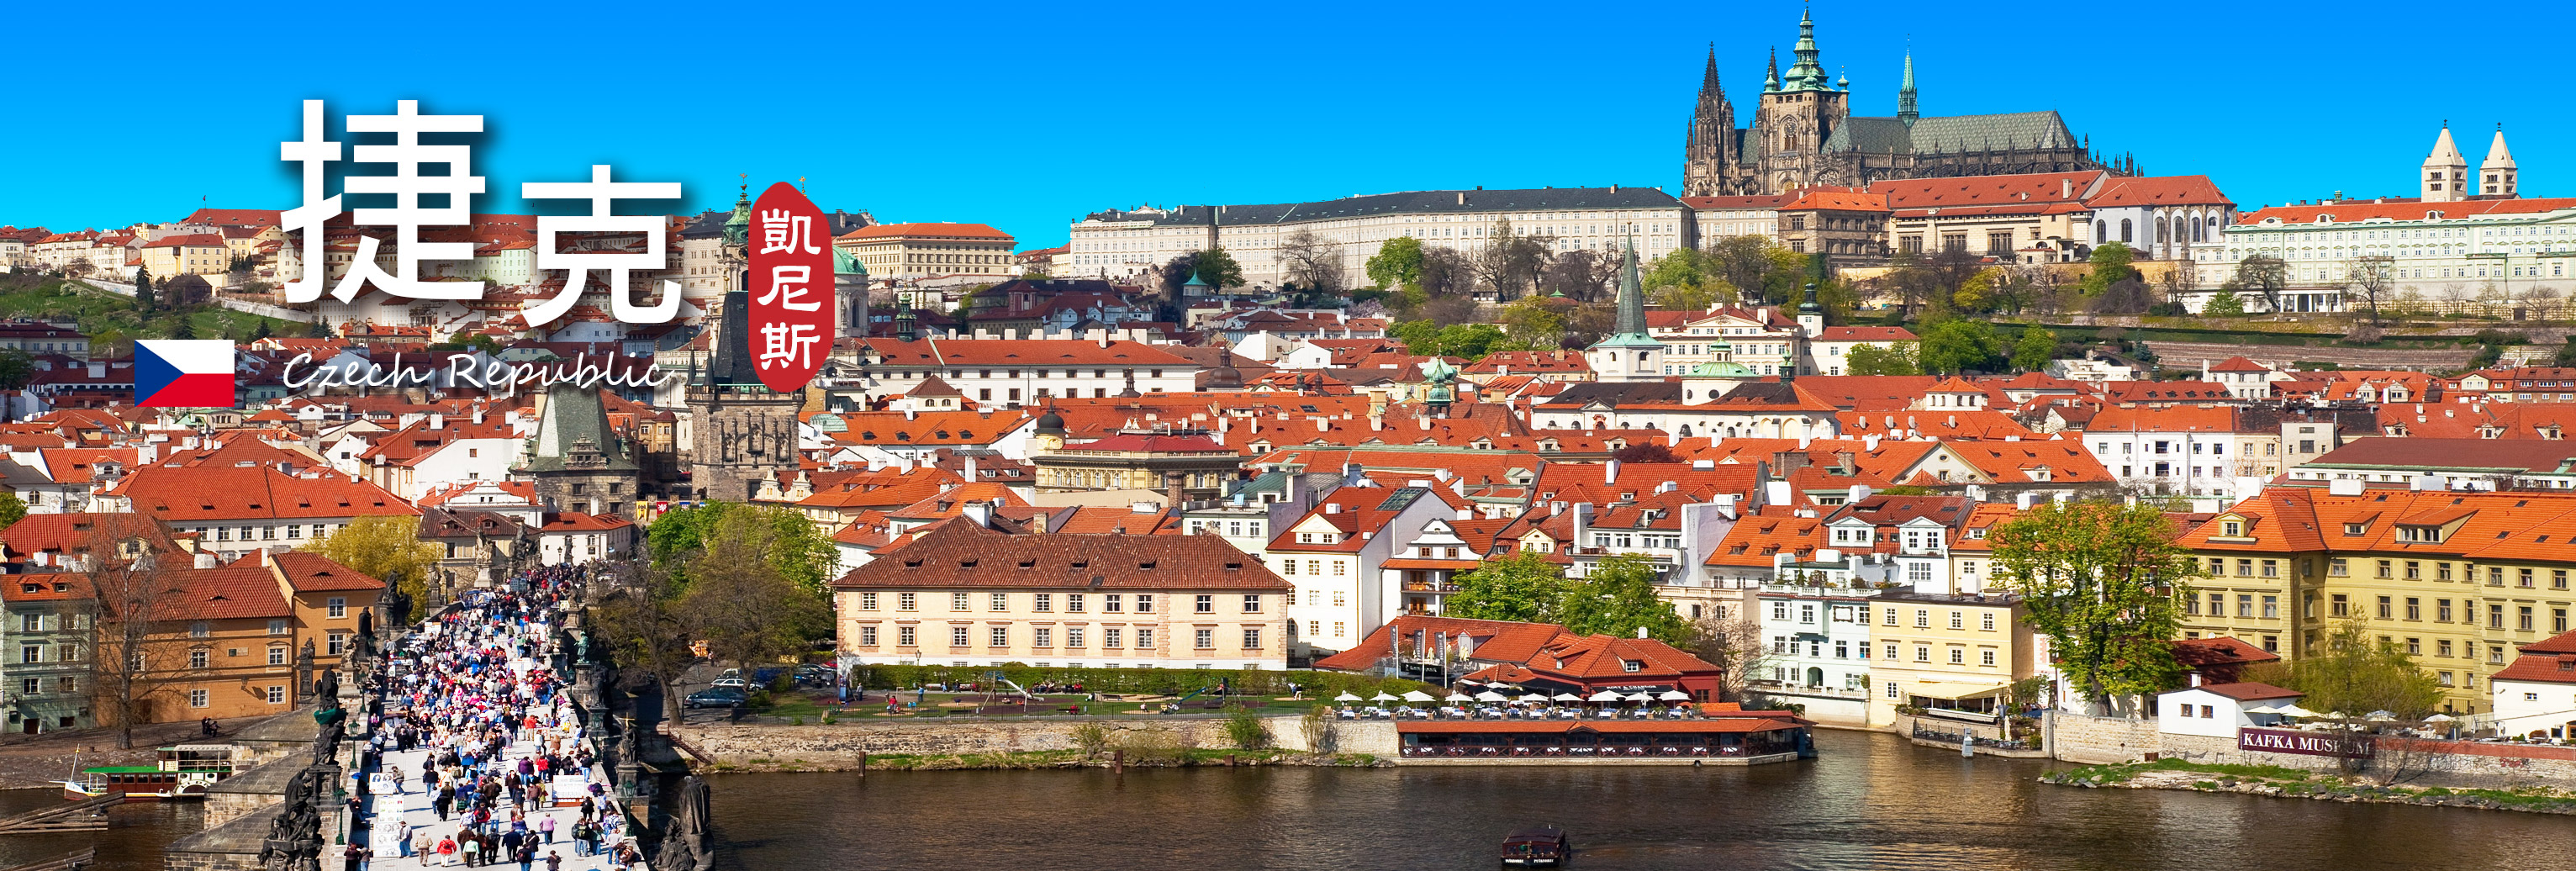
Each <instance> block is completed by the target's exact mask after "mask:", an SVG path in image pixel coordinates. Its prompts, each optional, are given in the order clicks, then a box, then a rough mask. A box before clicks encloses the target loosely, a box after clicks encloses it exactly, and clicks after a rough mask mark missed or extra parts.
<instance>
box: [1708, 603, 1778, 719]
mask: <svg viewBox="0 0 2576 871" xmlns="http://www.w3.org/2000/svg"><path fill="white" fill-rule="evenodd" d="M1691 630H1692V633H1693V635H1692V638H1691V644H1690V652H1691V655H1693V656H1697V657H1699V658H1700V659H1702V660H1706V661H1707V662H1708V664H1710V665H1714V666H1717V668H1718V691H1719V695H1722V696H1724V697H1725V699H1727V700H1740V699H1742V698H1744V688H1745V686H1746V685H1748V684H1750V683H1751V682H1752V680H1753V676H1754V675H1755V674H1757V673H1760V672H1761V671H1763V670H1765V669H1767V668H1769V667H1770V665H1771V661H1772V658H1773V656H1774V654H1773V653H1772V652H1771V644H1770V642H1768V641H1765V640H1763V638H1762V621H1760V620H1756V619H1754V618H1753V615H1752V614H1751V613H1748V612H1747V611H1746V610H1745V609H1744V608H1743V607H1742V606H1738V607H1737V608H1735V609H1733V610H1732V611H1726V610H1720V611H1717V612H1715V613H1711V614H1709V615H1708V616H1705V617H1701V618H1699V619H1698V620H1696V621H1693V622H1692V623H1691Z"/></svg>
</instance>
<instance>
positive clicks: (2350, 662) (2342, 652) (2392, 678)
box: [2245, 617, 2442, 720]
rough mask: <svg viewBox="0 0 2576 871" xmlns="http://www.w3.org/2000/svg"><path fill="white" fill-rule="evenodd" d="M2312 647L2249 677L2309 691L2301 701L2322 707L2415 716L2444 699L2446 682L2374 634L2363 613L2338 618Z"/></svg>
mask: <svg viewBox="0 0 2576 871" xmlns="http://www.w3.org/2000/svg"><path fill="white" fill-rule="evenodd" d="M2309 650H2310V652H2309V653H2308V654H2307V655H2305V656H2301V657H2299V658H2298V659H2296V660H2292V661H2286V662H2278V663H2265V664H2263V665H2261V666H2258V667H2255V668H2252V669H2248V670H2247V672H2246V675H2245V677H2246V679H2247V680H2256V681H2262V682H2264V683H2268V684H2272V685H2274V686H2280V687H2287V688H2289V689H2294V690H2298V691H2299V692H2302V693H2306V694H2307V697H2306V698H2303V699H2300V700H2299V707H2303V708H2307V709H2309V710H2312V711H2318V712H2324V713H2332V712H2337V711H2340V712H2343V713H2346V714H2353V715H2359V714H2366V713H2369V712H2372V711H2387V712H2389V713H2391V714H2395V715H2397V717H2398V718H2399V719H2403V720H2413V719H2420V718H2422V717H2425V716H2428V715H2430V714H2432V713H2433V710H2434V709H2435V708H2437V707H2440V706H2441V704H2442V682H2441V681H2440V680H2438V679H2436V678H2434V677H2433V675H2432V674H2431V673H2429V672H2426V671H2425V670H2424V669H2422V668H2420V667H2418V666H2417V665H2416V664H2415V658H2414V657H2412V656H2408V655H2407V654H2406V648H2404V647H2402V646H2400V645H2399V644H2398V643H2397V642H2396V640H2395V639H2390V638H2386V637H2378V638H2374V637H2373V636H2372V634H2371V631H2370V621H2369V620H2367V619H2365V618H2359V617H2355V618H2352V619H2349V620H2345V621H2342V622H2340V623H2337V624H2335V626H2334V628H2333V629H2332V630H2330V631H2329V632H2328V633H2327V635H2326V638H2325V643H2324V644H2322V645H2310V647H2309Z"/></svg>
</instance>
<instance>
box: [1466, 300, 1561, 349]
mask: <svg viewBox="0 0 2576 871" xmlns="http://www.w3.org/2000/svg"><path fill="white" fill-rule="evenodd" d="M1575 305H1576V304H1575V303H1573V302H1569V301H1567V300H1562V299H1551V298H1548V297H1544V296H1524V297H1521V298H1519V299H1516V300H1512V301H1511V302H1510V303H1508V304H1506V305H1504V306H1503V312H1502V314H1501V315H1500V316H1499V318H1498V319H1499V320H1501V321H1502V323H1503V330H1504V332H1505V333H1506V334H1507V335H1509V336H1510V337H1511V339H1512V341H1513V342H1514V343H1515V344H1519V345H1521V346H1523V347H1528V348H1538V349H1547V348H1554V347H1557V346H1558V342H1559V341H1560V340H1561V339H1563V338H1564V336H1565V314H1566V311H1567V310H1568V309H1571V308H1573V307H1575ZM1451 329H1456V328H1455V327H1452V328H1451Z"/></svg>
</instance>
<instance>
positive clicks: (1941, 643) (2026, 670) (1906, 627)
mask: <svg viewBox="0 0 2576 871" xmlns="http://www.w3.org/2000/svg"><path fill="white" fill-rule="evenodd" d="M1870 607H1871V608H1873V609H1874V610H1875V611H1876V614H1877V617H1878V620H1877V623H1876V625H1874V626H1872V627H1871V628H1870V641H1869V643H1870V645H1871V646H1873V647H1876V648H1877V650H1876V651H1874V652H1875V653H1876V654H1877V656H1876V658H1874V659H1872V660H1871V664H1870V668H1869V681H1870V701H1869V724H1870V725H1872V726H1885V725H1890V724H1893V723H1895V722H1896V710H1897V707H1898V706H1900V705H1905V706H1914V707H1927V708H1950V709H1955V710H1963V711H1979V712H1992V711H1994V710H1995V708H1996V706H1997V705H1998V704H1999V702H1998V697H1999V696H2001V695H2002V694H2003V691H2004V688H2005V687H2008V686H2011V685H2012V684H2013V683H2014V682H2016V681H2020V680H2023V679H2025V678H2029V677H2032V676H2035V675H2037V674H2038V670H2037V669H2038V663H2039V662H2040V661H2041V658H2040V653H2039V651H2038V649H2037V648H2038V647H2039V646H2040V645H2039V639H2038V636H2036V635H2035V634H2033V633H2032V632H2031V628H2030V623H2029V622H2028V621H2026V620H2023V619H2022V616H2023V613H2024V610H2023V607H2022V603H2021V598H2020V597H2019V596H2011V595H1956V596H1952V595H1940V594H1933V593H1916V592H1909V591H1899V590H1889V591H1886V592H1882V593H1880V594H1879V595H1878V597H1877V601H1876V602H1875V603H1873V604H1872V605H1871V606H1870Z"/></svg>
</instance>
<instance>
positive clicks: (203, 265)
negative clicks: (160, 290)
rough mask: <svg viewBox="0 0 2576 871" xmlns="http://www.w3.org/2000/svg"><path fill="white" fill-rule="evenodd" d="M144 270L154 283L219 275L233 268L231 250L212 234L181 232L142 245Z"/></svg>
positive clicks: (216, 235)
mask: <svg viewBox="0 0 2576 871" xmlns="http://www.w3.org/2000/svg"><path fill="white" fill-rule="evenodd" d="M143 268H144V269H147V270H150V271H151V272H152V277H153V279H154V280H159V279H164V278H169V277H171V276H174V275H222V274H224V273H225V272H228V271H230V270H231V269H232V248H231V246H229V245H227V244H225V242H224V237H223V236H221V235H219V234H215V233H182V234H175V235H169V236H163V237H161V238H159V239H154V240H152V241H150V242H146V243H143Z"/></svg>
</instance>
